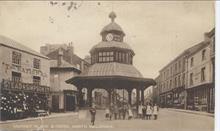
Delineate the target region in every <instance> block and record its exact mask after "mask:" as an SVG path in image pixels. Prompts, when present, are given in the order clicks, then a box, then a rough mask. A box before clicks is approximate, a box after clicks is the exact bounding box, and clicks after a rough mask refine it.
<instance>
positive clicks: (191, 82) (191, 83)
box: [189, 73, 193, 85]
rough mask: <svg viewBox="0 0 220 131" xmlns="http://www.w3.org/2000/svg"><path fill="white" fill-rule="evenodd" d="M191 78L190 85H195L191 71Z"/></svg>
mask: <svg viewBox="0 0 220 131" xmlns="http://www.w3.org/2000/svg"><path fill="white" fill-rule="evenodd" d="M189 77H190V78H189V79H190V85H193V73H190V76H189Z"/></svg>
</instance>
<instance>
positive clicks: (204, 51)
mask: <svg viewBox="0 0 220 131" xmlns="http://www.w3.org/2000/svg"><path fill="white" fill-rule="evenodd" d="M205 59H206V50H203V51H202V60H205Z"/></svg>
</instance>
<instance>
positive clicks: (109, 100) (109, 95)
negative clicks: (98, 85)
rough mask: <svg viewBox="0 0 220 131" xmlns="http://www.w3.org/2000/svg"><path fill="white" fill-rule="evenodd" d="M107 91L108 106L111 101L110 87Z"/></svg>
mask: <svg viewBox="0 0 220 131" xmlns="http://www.w3.org/2000/svg"><path fill="white" fill-rule="evenodd" d="M107 92H108V104H109V106H110V105H111V102H112V91H111V89H107Z"/></svg>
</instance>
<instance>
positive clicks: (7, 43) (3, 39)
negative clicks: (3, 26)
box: [0, 35, 48, 59]
mask: <svg viewBox="0 0 220 131" xmlns="http://www.w3.org/2000/svg"><path fill="white" fill-rule="evenodd" d="M0 44H2V45H5V46H8V47H11V48H14V49H18V50H20V51H23V52H28V53H30V54H33V55H36V56H40V57H43V58H47V59H48V57H46V56H44V55H42V54H41V53H39V52H37V51H35V50H33V49H30V48H29V47H27V46H24V45H23V44H21V43H19V42H16V41H14V40H12V39H10V38H8V37H5V36H2V35H0Z"/></svg>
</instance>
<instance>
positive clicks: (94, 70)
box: [80, 62, 143, 78]
mask: <svg viewBox="0 0 220 131" xmlns="http://www.w3.org/2000/svg"><path fill="white" fill-rule="evenodd" d="M80 76H127V77H136V78H143V76H142V74H141V73H140V72H139V71H138V70H137V69H136V68H135V67H134V66H133V65H127V64H122V63H116V62H112V63H96V64H94V65H92V66H90V67H89V68H87V69H86V70H85V71H84V72H83V73H82V74H80Z"/></svg>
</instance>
